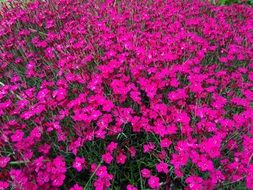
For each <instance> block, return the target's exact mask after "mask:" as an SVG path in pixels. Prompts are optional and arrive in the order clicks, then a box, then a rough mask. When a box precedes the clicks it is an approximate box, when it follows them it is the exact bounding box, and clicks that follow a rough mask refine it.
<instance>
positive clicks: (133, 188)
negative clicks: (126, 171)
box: [127, 184, 138, 190]
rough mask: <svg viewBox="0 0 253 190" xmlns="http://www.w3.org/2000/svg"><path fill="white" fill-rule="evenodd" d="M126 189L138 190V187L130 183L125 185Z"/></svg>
mask: <svg viewBox="0 0 253 190" xmlns="http://www.w3.org/2000/svg"><path fill="white" fill-rule="evenodd" d="M127 190H138V188H136V187H134V186H132V185H131V184H129V185H127Z"/></svg>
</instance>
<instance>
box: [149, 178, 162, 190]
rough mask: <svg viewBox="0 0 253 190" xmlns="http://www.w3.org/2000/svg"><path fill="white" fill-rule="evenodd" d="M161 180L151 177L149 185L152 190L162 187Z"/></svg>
mask: <svg viewBox="0 0 253 190" xmlns="http://www.w3.org/2000/svg"><path fill="white" fill-rule="evenodd" d="M159 181H160V179H159V178H158V177H156V176H150V178H149V179H148V185H149V186H150V187H151V188H152V189H158V188H159V187H160V182H159Z"/></svg>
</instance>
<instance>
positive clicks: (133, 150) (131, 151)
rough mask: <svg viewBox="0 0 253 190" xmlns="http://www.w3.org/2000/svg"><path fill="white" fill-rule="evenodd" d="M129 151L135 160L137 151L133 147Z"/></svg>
mask: <svg viewBox="0 0 253 190" xmlns="http://www.w3.org/2000/svg"><path fill="white" fill-rule="evenodd" d="M128 151H129V152H130V156H131V158H134V157H135V155H136V149H135V148H134V147H133V146H131V147H129V149H128Z"/></svg>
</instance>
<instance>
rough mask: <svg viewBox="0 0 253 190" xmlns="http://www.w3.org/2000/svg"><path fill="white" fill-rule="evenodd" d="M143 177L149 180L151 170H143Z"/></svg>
mask: <svg viewBox="0 0 253 190" xmlns="http://www.w3.org/2000/svg"><path fill="white" fill-rule="evenodd" d="M141 176H142V177H143V178H149V177H150V176H151V172H150V170H149V169H146V168H144V169H142V170H141Z"/></svg>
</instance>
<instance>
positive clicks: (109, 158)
mask: <svg viewBox="0 0 253 190" xmlns="http://www.w3.org/2000/svg"><path fill="white" fill-rule="evenodd" d="M102 159H103V160H104V162H105V163H107V164H110V163H111V162H112V160H113V157H112V155H111V154H110V153H109V152H108V153H106V154H103V155H102Z"/></svg>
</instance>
